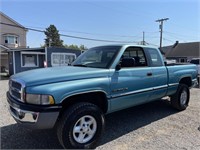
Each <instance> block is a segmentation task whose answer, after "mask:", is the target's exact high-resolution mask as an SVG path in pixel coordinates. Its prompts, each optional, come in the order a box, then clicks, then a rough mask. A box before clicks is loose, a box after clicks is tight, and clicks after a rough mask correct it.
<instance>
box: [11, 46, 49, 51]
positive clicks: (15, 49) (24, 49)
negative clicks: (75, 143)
mask: <svg viewBox="0 0 200 150" xmlns="http://www.w3.org/2000/svg"><path fill="white" fill-rule="evenodd" d="M38 50H45V48H42V47H37V48H14V49H10V50H8V51H10V52H12V51H38Z"/></svg>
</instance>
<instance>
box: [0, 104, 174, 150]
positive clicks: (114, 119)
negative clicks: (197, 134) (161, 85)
mask: <svg viewBox="0 0 200 150" xmlns="http://www.w3.org/2000/svg"><path fill="white" fill-rule="evenodd" d="M175 113H177V111H176V110H175V109H173V108H171V106H170V105H169V103H168V102H167V101H156V102H151V103H148V104H144V105H140V106H136V107H133V108H129V109H126V110H122V111H119V112H116V113H112V114H109V115H107V116H106V128H105V132H104V134H103V136H102V140H101V141H100V143H99V146H100V145H103V144H105V143H108V142H110V141H112V140H115V139H117V138H119V137H121V136H123V135H125V134H127V133H129V132H132V131H134V130H137V129H138V128H141V127H144V126H146V125H148V124H150V123H152V122H155V121H157V120H160V119H163V118H165V117H167V116H170V115H172V114H175ZM0 130H1V148H2V149H62V147H61V146H60V144H59V141H58V139H57V136H56V133H55V131H54V130H34V131H32V130H27V129H24V128H23V127H21V126H19V125H18V124H13V125H9V126H4V127H1V129H0Z"/></svg>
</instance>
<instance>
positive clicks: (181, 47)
mask: <svg viewBox="0 0 200 150" xmlns="http://www.w3.org/2000/svg"><path fill="white" fill-rule="evenodd" d="M162 50H163V51H164V52H165V57H166V58H167V59H169V60H176V62H180V63H185V62H189V61H190V60H191V59H192V58H200V42H191V43H179V42H178V41H177V42H176V43H175V44H174V45H171V46H167V47H163V48H162Z"/></svg>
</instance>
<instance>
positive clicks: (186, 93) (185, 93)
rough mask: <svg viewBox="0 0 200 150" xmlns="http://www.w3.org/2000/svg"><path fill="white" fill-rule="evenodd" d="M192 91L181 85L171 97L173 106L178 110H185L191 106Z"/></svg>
mask: <svg viewBox="0 0 200 150" xmlns="http://www.w3.org/2000/svg"><path fill="white" fill-rule="evenodd" d="M189 99H190V90H189V88H188V86H187V85H185V84H179V86H178V89H177V91H176V93H175V94H174V95H173V96H171V104H172V106H173V107H174V108H176V109H178V110H185V109H186V108H187V106H188V104H189Z"/></svg>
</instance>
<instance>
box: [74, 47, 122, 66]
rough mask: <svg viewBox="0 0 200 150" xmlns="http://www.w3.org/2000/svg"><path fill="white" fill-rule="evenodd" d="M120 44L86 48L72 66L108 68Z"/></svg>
mask: <svg viewBox="0 0 200 150" xmlns="http://www.w3.org/2000/svg"><path fill="white" fill-rule="evenodd" d="M120 48H121V46H100V47H95V48H91V49H89V50H87V51H86V52H84V53H83V54H81V56H79V57H78V58H77V59H76V60H75V61H74V62H73V63H72V65H73V66H82V67H92V68H109V67H110V65H111V64H112V62H113V60H114V58H115V56H116V55H117V53H118V51H119V49H120Z"/></svg>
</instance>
